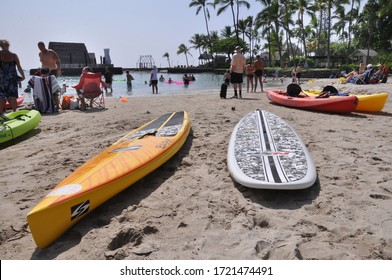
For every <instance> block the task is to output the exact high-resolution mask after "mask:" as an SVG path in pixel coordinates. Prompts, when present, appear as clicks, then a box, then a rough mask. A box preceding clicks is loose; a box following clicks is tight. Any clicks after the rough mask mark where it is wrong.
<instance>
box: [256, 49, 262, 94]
mask: <svg viewBox="0 0 392 280" xmlns="http://www.w3.org/2000/svg"><path fill="white" fill-rule="evenodd" d="M263 73H264V62H263V60H262V59H261V57H260V55H257V56H256V61H255V88H254V89H255V92H256V91H257V82H260V88H261V92H263Z"/></svg>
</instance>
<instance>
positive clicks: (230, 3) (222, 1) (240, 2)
mask: <svg viewBox="0 0 392 280" xmlns="http://www.w3.org/2000/svg"><path fill="white" fill-rule="evenodd" d="M234 4H235V5H236V10H237V13H235V11H234ZM217 5H220V6H221V7H220V8H219V9H218V12H217V15H218V16H219V15H220V14H221V13H223V12H224V11H226V10H227V9H228V8H229V7H230V9H231V14H232V17H233V25H234V31H235V35H236V38H237V43H238V45H239V44H240V35H239V32H238V18H239V11H240V6H245V7H246V8H248V9H249V8H250V4H249V3H248V2H247V1H244V0H215V1H214V7H216V6H217Z"/></svg>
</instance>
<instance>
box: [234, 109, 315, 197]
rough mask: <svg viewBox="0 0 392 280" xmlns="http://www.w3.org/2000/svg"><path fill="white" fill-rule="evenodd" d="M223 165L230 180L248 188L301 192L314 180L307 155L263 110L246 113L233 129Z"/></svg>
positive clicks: (295, 138)
mask: <svg viewBox="0 0 392 280" xmlns="http://www.w3.org/2000/svg"><path fill="white" fill-rule="evenodd" d="M227 165H228V169H229V172H230V175H231V176H232V178H233V179H234V180H235V181H237V182H238V183H240V184H241V185H243V186H246V187H250V188H257V189H276V190H295V189H305V188H308V187H310V186H312V185H313V184H314V183H315V181H316V178H317V173H316V167H315V165H314V163H313V160H312V158H311V156H310V153H309V151H308V149H307V148H306V146H305V144H304V143H303V142H302V140H301V139H300V137H299V136H298V135H297V133H296V132H295V131H294V129H293V128H292V127H291V126H290V125H289V124H288V123H286V122H285V121H284V120H283V119H281V118H280V117H278V116H276V115H275V114H272V113H270V112H267V111H264V110H256V111H253V112H251V113H249V114H248V115H246V116H245V117H243V118H242V119H241V120H240V121H239V122H238V124H237V125H236V126H235V128H234V130H233V133H232V135H231V138H230V143H229V150H228V154H227Z"/></svg>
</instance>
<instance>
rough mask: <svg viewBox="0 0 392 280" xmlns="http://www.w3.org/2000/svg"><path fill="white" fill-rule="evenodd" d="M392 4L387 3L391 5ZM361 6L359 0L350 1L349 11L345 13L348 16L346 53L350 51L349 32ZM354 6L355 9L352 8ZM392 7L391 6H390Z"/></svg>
mask: <svg viewBox="0 0 392 280" xmlns="http://www.w3.org/2000/svg"><path fill="white" fill-rule="evenodd" d="M391 3H392V2H389V4H390V5H391ZM360 5H361V0H351V9H350V11H349V12H348V13H347V16H348V35H347V36H348V43H347V51H348V52H349V51H350V49H351V32H352V26H353V21H354V20H355V19H358V15H359V6H360ZM354 6H356V7H354ZM391 7H392V5H391Z"/></svg>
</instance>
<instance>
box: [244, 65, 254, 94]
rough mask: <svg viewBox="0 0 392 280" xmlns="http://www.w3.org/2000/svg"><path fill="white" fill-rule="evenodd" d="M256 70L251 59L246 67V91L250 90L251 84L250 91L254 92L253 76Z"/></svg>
mask: <svg viewBox="0 0 392 280" xmlns="http://www.w3.org/2000/svg"><path fill="white" fill-rule="evenodd" d="M254 71H255V67H254V66H253V63H252V61H249V63H248V64H247V65H246V67H245V75H246V92H249V86H250V92H253V76H254Z"/></svg>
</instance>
